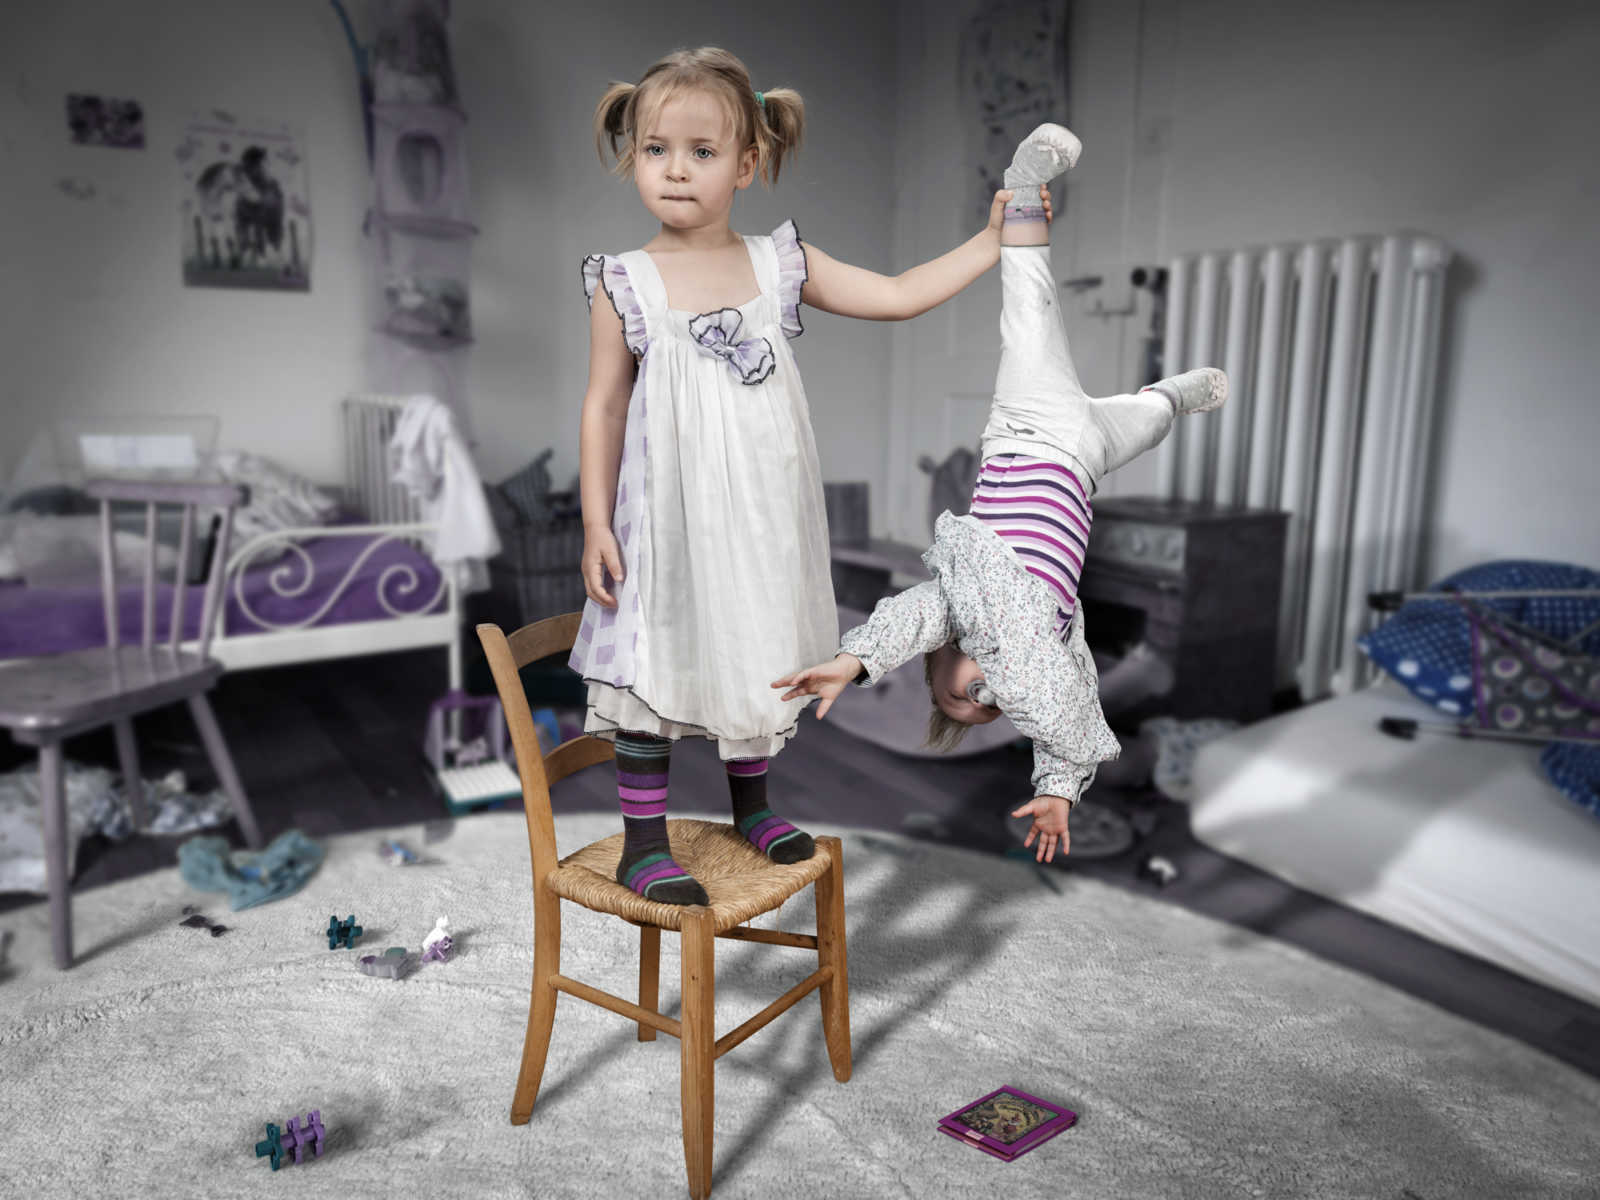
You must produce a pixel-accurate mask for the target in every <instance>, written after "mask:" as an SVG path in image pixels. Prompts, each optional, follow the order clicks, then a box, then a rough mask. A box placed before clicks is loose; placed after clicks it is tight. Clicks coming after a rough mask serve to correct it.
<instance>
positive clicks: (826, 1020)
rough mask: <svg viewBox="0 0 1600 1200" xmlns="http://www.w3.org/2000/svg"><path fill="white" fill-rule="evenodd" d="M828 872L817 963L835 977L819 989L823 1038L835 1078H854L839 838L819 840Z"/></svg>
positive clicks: (823, 879) (822, 889) (821, 894)
mask: <svg viewBox="0 0 1600 1200" xmlns="http://www.w3.org/2000/svg"><path fill="white" fill-rule="evenodd" d="M817 846H818V848H819V849H821V850H824V851H826V853H827V855H828V857H829V859H830V863H829V866H828V869H827V870H826V871H824V872H823V873H822V874H821V875H819V876H818V877H817V881H816V884H815V885H814V886H815V887H816V894H817V962H818V964H819V965H821V966H831V967H832V968H833V978H832V979H830V980H829V981H828V982H827V983H825V984H823V985H822V986H821V987H820V988H818V989H817V994H818V995H819V996H821V998H822V1036H823V1038H824V1039H825V1040H826V1041H827V1043H828V1059H829V1061H830V1062H832V1063H833V1077H834V1078H835V1079H837V1080H838V1081H839V1082H840V1083H844V1082H846V1081H847V1080H848V1079H849V1078H850V965H849V959H848V956H847V954H846V953H845V937H844V846H843V844H842V843H841V842H840V841H839V839H838V838H836V837H820V838H818V839H817Z"/></svg>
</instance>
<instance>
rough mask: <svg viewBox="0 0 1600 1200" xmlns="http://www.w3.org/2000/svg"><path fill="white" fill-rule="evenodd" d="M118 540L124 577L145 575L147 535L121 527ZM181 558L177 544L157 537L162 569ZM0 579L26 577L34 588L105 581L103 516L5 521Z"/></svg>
mask: <svg viewBox="0 0 1600 1200" xmlns="http://www.w3.org/2000/svg"><path fill="white" fill-rule="evenodd" d="M115 539H116V551H117V574H118V577H119V578H120V579H128V578H133V579H142V578H143V577H144V576H143V572H144V549H145V547H144V535H143V534H142V533H130V532H126V531H123V530H117V531H116V533H115ZM177 562H178V551H177V549H176V548H175V547H172V546H167V545H163V544H162V543H161V542H159V541H157V543H156V569H157V571H159V572H166V571H171V570H172V569H173V568H174V567H175V566H176V565H177ZM0 578H8V579H21V580H23V581H24V582H25V583H27V584H29V585H30V586H33V587H71V586H78V585H82V584H93V583H97V582H99V579H100V517H99V516H98V515H97V514H93V513H90V514H84V515H79V516H71V517H52V516H41V515H40V514H38V513H31V512H19V513H13V514H12V515H10V516H8V517H6V518H4V519H3V520H0Z"/></svg>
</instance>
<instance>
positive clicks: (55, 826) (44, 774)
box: [39, 742, 72, 971]
mask: <svg viewBox="0 0 1600 1200" xmlns="http://www.w3.org/2000/svg"><path fill="white" fill-rule="evenodd" d="M39 811H40V813H41V814H42V815H43V817H44V879H45V887H46V889H47V890H48V891H49V893H50V945H51V948H52V949H53V950H54V952H55V959H56V966H57V967H59V968H61V969H62V970H63V971H65V970H66V969H67V968H68V967H70V966H71V965H72V880H71V879H69V878H68V877H67V796H66V791H65V789H64V781H63V779H62V778H61V743H60V742H44V743H42V744H41V745H40V747H39Z"/></svg>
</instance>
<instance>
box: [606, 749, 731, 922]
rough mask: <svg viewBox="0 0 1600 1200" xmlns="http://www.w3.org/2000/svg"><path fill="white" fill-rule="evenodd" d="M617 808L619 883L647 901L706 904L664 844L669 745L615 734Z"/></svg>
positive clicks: (702, 893) (703, 893) (696, 884)
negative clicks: (619, 815) (620, 831)
mask: <svg viewBox="0 0 1600 1200" xmlns="http://www.w3.org/2000/svg"><path fill="white" fill-rule="evenodd" d="M616 758H617V804H618V806H619V807H620V808H621V809H622V829H623V835H622V859H621V861H620V862H618V864H617V882H618V883H620V884H622V885H623V886H624V887H626V888H631V889H632V890H633V891H635V892H638V893H639V895H641V896H643V897H644V898H645V899H646V900H659V901H661V902H662V903H663V904H709V903H710V900H709V898H708V897H707V896H706V890H705V888H703V887H701V886H700V883H699V881H698V880H696V879H695V878H694V876H692V875H690V874H689V872H687V871H685V870H684V869H683V868H682V867H681V866H679V865H678V863H677V862H676V861H675V860H674V859H673V857H672V848H671V846H669V845H668V843H667V769H668V767H669V766H670V764H671V759H672V742H671V741H670V740H668V739H667V738H658V737H652V736H650V735H649V734H644V733H622V732H619V733H618V734H617V743H616Z"/></svg>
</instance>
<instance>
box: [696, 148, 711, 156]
mask: <svg viewBox="0 0 1600 1200" xmlns="http://www.w3.org/2000/svg"><path fill="white" fill-rule="evenodd" d="M694 153H695V157H696V158H700V159H707V158H710V157H711V151H710V149H708V148H707V147H705V146H701V147H699V148H697V149H696V150H695V152H694Z"/></svg>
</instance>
